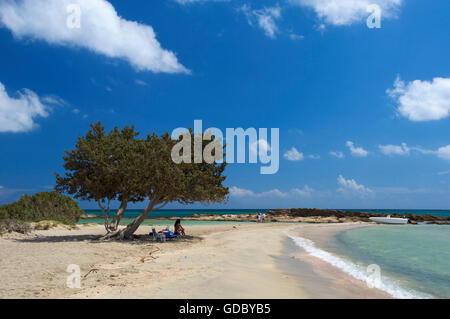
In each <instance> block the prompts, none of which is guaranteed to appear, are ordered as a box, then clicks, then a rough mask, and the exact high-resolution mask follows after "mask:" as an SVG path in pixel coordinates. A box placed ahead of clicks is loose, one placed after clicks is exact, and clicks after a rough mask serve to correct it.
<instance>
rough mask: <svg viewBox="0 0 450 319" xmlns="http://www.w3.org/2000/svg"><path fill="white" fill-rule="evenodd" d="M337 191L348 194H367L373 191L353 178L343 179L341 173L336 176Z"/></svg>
mask: <svg viewBox="0 0 450 319" xmlns="http://www.w3.org/2000/svg"><path fill="white" fill-rule="evenodd" d="M337 180H338V184H339V186H340V188H338V191H340V192H343V193H350V194H359V195H367V194H371V193H373V191H372V190H371V189H370V188H367V187H365V186H364V185H360V184H358V183H357V182H356V181H355V180H354V179H345V178H344V177H343V176H342V175H339V176H338V179H337Z"/></svg>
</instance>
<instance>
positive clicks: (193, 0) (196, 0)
mask: <svg viewBox="0 0 450 319" xmlns="http://www.w3.org/2000/svg"><path fill="white" fill-rule="evenodd" d="M228 1H230V0H175V2H178V3H179V4H192V3H204V2H228Z"/></svg>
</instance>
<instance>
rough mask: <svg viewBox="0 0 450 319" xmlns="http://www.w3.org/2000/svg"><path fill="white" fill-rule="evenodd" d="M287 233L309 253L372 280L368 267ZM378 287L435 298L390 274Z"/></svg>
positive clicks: (392, 292) (398, 294)
mask: <svg viewBox="0 0 450 319" xmlns="http://www.w3.org/2000/svg"><path fill="white" fill-rule="evenodd" d="M286 235H287V236H288V237H289V238H291V239H292V240H293V241H294V243H295V244H296V245H297V246H299V247H301V248H303V249H304V250H305V251H306V252H307V253H308V254H310V255H311V256H314V257H317V258H319V259H321V260H323V261H325V262H327V263H329V264H331V265H333V266H334V267H337V268H339V269H340V270H342V271H344V272H345V273H347V274H349V275H351V276H352V277H354V278H356V279H358V280H361V281H363V282H366V283H368V284H370V283H371V282H372V279H371V277H370V276H371V274H370V273H368V272H367V269H366V267H363V266H360V265H357V264H355V263H352V262H350V261H347V260H345V259H343V258H341V257H338V256H335V255H333V254H331V253H329V252H327V251H325V250H323V249H320V248H317V247H316V246H315V245H314V242H313V241H311V240H309V239H306V238H303V237H297V236H293V235H290V234H289V233H286ZM377 288H378V289H380V290H382V291H384V292H387V293H388V294H390V295H391V296H393V297H395V298H399V299H427V298H433V297H432V296H430V295H426V294H423V293H420V292H417V291H414V290H412V289H406V288H404V287H402V286H401V284H400V283H399V282H398V281H397V280H395V279H392V278H389V277H388V276H382V277H381V281H380V282H379V285H378V286H377Z"/></svg>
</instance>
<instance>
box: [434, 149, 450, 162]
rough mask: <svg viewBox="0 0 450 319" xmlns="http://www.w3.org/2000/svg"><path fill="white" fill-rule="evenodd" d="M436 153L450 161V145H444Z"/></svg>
mask: <svg viewBox="0 0 450 319" xmlns="http://www.w3.org/2000/svg"><path fill="white" fill-rule="evenodd" d="M436 155H437V156H438V157H439V158H442V159H445V160H447V161H450V145H447V146H444V147H440V148H439V149H438V150H437V152H436Z"/></svg>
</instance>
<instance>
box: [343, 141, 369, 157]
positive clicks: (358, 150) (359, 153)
mask: <svg viewBox="0 0 450 319" xmlns="http://www.w3.org/2000/svg"><path fill="white" fill-rule="evenodd" d="M346 145H347V147H348V148H349V149H350V152H351V153H352V155H353V156H356V157H366V156H367V155H369V152H368V151H366V150H365V149H364V148H362V147H355V143H353V142H351V141H347V143H346Z"/></svg>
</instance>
